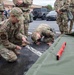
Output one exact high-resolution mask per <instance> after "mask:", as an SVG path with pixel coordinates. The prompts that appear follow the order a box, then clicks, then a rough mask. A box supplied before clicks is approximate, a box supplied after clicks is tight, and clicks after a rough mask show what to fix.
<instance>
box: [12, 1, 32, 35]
mask: <svg viewBox="0 0 74 75" xmlns="http://www.w3.org/2000/svg"><path fill="white" fill-rule="evenodd" d="M32 1H33V0H13V2H14V4H15V6H16V7H19V8H21V10H22V11H23V16H24V22H23V23H24V27H23V26H22V28H24V34H25V35H26V36H28V28H29V23H30V16H29V14H30V13H29V11H30V6H31V4H32ZM22 25H23V24H22Z"/></svg>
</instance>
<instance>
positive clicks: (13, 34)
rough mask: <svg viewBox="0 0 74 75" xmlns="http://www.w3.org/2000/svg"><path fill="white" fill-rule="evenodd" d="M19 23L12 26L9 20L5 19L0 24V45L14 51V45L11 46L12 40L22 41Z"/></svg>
mask: <svg viewBox="0 0 74 75" xmlns="http://www.w3.org/2000/svg"><path fill="white" fill-rule="evenodd" d="M20 26H21V25H20V24H19V23H17V24H12V22H11V21H10V19H7V20H5V21H3V22H1V23H0V45H4V46H6V47H7V48H9V49H15V48H16V45H15V44H13V41H14V38H17V39H19V40H21V41H22V37H23V36H24V35H22V34H21V33H20V28H21V27H20Z"/></svg>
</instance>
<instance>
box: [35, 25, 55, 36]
mask: <svg viewBox="0 0 74 75" xmlns="http://www.w3.org/2000/svg"><path fill="white" fill-rule="evenodd" d="M34 32H38V33H40V35H43V36H47V37H49V36H52V37H53V36H54V32H53V31H52V29H51V28H50V26H49V25H47V24H40V25H39V26H38V27H37V28H36V29H35V31H34Z"/></svg>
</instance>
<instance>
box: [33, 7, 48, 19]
mask: <svg viewBox="0 0 74 75" xmlns="http://www.w3.org/2000/svg"><path fill="white" fill-rule="evenodd" d="M48 12H49V10H48V9H47V8H34V9H33V12H32V13H33V19H34V20H36V19H37V18H41V19H42V20H44V19H45V18H46V14H47V13H48Z"/></svg>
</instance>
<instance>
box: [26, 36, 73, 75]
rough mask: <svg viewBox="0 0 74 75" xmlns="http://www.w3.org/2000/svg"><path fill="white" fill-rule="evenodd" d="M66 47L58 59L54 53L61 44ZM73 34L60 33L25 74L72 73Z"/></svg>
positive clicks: (61, 74)
mask: <svg viewBox="0 0 74 75" xmlns="http://www.w3.org/2000/svg"><path fill="white" fill-rule="evenodd" d="M64 42H66V47H65V49H64V52H63V54H62V56H61V58H60V59H59V60H56V54H57V52H58V51H59V49H60V48H61V46H62V44H63V43H64ZM73 48H74V36H70V35H62V36H60V37H59V38H58V39H57V40H56V41H55V42H54V43H53V45H52V46H51V47H50V48H49V49H48V50H46V52H44V53H43V55H42V56H41V57H40V58H39V59H38V60H37V61H36V63H35V64H34V65H33V66H32V67H31V68H30V69H29V71H28V72H27V73H26V75H74V49H73Z"/></svg>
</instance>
